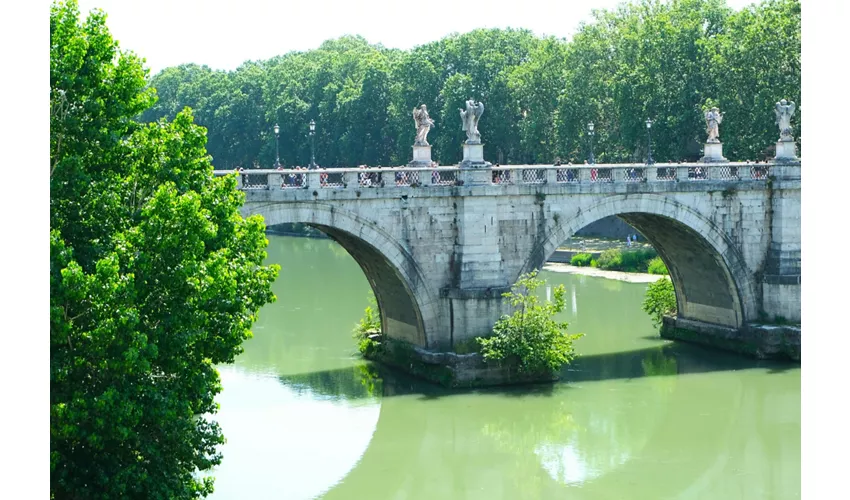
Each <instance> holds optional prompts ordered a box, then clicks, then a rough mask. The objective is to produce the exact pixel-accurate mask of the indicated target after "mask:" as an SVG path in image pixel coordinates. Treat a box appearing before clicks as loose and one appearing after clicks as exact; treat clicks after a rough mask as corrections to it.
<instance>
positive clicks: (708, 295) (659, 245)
mask: <svg viewBox="0 0 850 500" xmlns="http://www.w3.org/2000/svg"><path fill="white" fill-rule="evenodd" d="M552 206H553V207H558V203H557V202H553V204H552ZM556 213H559V214H560V216H559V220H557V221H555V222H554V223H552V224H549V225H548V226H547V228H546V236H545V238H543V239H542V241H541V243H539V244H538V245H537V246H536V247H535V248H534V250H533V251H532V252H531V256H530V257H529V259H528V261H526V263H525V265H524V266H523V268H522V269H521V271H520V273H519V274H521V273H523V272H528V271H530V270H532V269H535V268H540V267H541V266H542V265H543V263H545V261H546V260H547V259H548V258H549V257H550V256H551V255H552V254H553V253H554V252H555V250H556V249H557V248H558V246H559V245H560V244H562V243H563V242H564V241H565V240H566V239H567V238H569V237H571V236H572V235H573V234H575V233H576V231H578V230H579V229H581V228H583V227H585V226H586V225H588V224H590V223H592V222H595V221H597V220H599V219H602V218H604V217H608V216H611V215H616V216H618V217H620V218H621V219H623V220H625V221H626V222H627V223H629V224H630V225H632V226H633V227H634V228H636V229H637V230H638V231H640V233H641V234H642V235H643V236H644V237H645V238H646V239H647V240H648V241H649V242H650V243H651V244H652V246H653V247H655V249H656V250H657V251H658V254H659V256H660V257H661V258H662V260H664V263H665V264H666V265H667V268H668V270H669V271H670V277H671V279H672V281H673V284H674V287H675V289H676V299H677V302H678V307H679V311H678V314H679V317H681V318H686V319H693V320H697V321H704V322H708V323H714V324H720V325H724V326H730V327H736V328H737V327H740V326H741V325H742V324H743V323H744V322H745V321H749V320H753V319H755V318H757V317H758V310H759V304H758V301H757V297H758V296H759V295H758V293H757V286H758V284H757V283H756V282H755V280H754V279H753V278H752V274H751V273H750V272H749V271H748V269H747V266H746V264H745V260H744V257H743V256H742V255H741V254H740V252H738V251H737V250H736V248H735V246H734V245H733V244H732V242H730V241H729V240H728V239H727V238H726V236H725V235H724V233H723V232H722V231H721V230H720V229H719V228H718V227H717V226H716V225H715V224H714V223H713V222H712V221H711V220H710V219H708V218H707V217H705V216H704V215H702V214H700V213H699V212H698V211H697V210H695V209H693V208H691V207H688V206H687V205H684V204H682V203H680V202H678V201H676V200H675V199H673V198H671V197H666V196H659V195H652V194H641V195H634V194H631V195H629V194H618V195H611V196H606V197H604V198H602V199H601V200H599V201H598V202H596V203H594V204H593V205H591V206H589V207H586V208H583V209H582V208H580V209H578V210H577V211H576V212H574V213H566V212H556ZM519 274H517V277H519Z"/></svg>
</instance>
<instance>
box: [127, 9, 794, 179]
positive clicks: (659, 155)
mask: <svg viewBox="0 0 850 500" xmlns="http://www.w3.org/2000/svg"><path fill="white" fill-rule="evenodd" d="M150 84H151V86H152V87H155V88H156V89H157V90H158V91H159V95H160V102H159V103H158V104H157V105H156V106H155V107H154V108H152V111H150V112H148V113H145V115H144V116H143V119H144V120H145V121H153V120H156V119H157V118H160V117H162V116H167V117H169V118H171V117H173V116H175V115H176V113H177V112H178V111H179V110H180V109H182V108H183V107H184V106H187V105H188V106H191V107H192V108H193V109H195V110H196V113H197V120H198V123H199V124H201V125H203V126H205V127H207V128H208V129H209V151H210V153H211V154H212V155H213V162H214V163H215V165H216V166H217V167H219V168H231V167H233V166H236V165H243V166H249V165H251V164H252V163H254V162H255V161H257V162H259V163H260V164H261V165H264V166H267V167H268V166H270V165H271V164H272V162H273V161H274V150H275V139H274V136H273V134H272V132H271V131H272V127H273V125H274V124H275V123H278V124H279V125H280V127H281V134H280V156H281V161H283V163H284V164H286V165H290V166H291V165H304V164H305V163H306V162H307V161H308V160H309V157H310V142H309V140H308V135H307V124H308V123H309V121H310V120H311V119H314V120H316V123H317V135H316V138H315V139H316V156H317V159H318V160H319V162H320V163H321V164H322V165H324V166H343V165H345V166H353V165H358V164H362V163H366V164H369V165H378V164H383V165H387V164H390V165H400V164H405V163H407V162H408V161H409V159H410V147H411V144H412V138H413V126H412V119H411V117H410V111H411V110H412V109H413V107H414V106H418V105H420V104H425V105H427V106H428V109H429V110H430V112H431V117H432V118H434V120H435V122H436V126H435V127H434V128H433V129H432V130H431V133H430V135H429V142H430V143H431V144H432V145H433V157H434V159H435V160H437V161H439V162H441V163H442V164H453V163H456V162H457V161H459V160H460V157H461V148H460V144H461V142H462V141H463V139H464V136H463V133H462V132H461V130H460V120H459V119H458V116H457V115H458V113H457V108H458V107H462V105H463V101H464V100H466V99H469V98H473V99H478V100H481V101H483V102H484V103H485V105H486V107H487V111H486V114H485V117H484V119H483V120H482V122H481V132H482V136H483V137H484V140H485V142H486V143H487V144H488V148H487V153H486V154H487V155H491V156H490V157H488V159H490V160H491V161H494V162H499V163H513V164H517V163H549V162H551V161H552V160H553V159H554V158H555V157H556V156H557V157H560V158H561V159H563V160H572V161H573V162H579V163H580V162H583V161H584V160H585V159H586V158H587V156H588V150H589V146H590V145H589V142H590V138H589V137H588V135H587V123H588V122H590V121H592V122H594V124H595V125H596V128H595V136H594V137H593V140H594V152H595V156H596V160H597V161H598V162H624V161H643V160H644V159H645V158H646V147H647V133H646V127H645V125H644V124H645V121H646V119H647V118H648V117H651V118H653V119H654V120H655V124H654V125H653V131H652V138H653V156H654V157H655V158H656V159H657V160H660V161H667V160H695V159H697V158H699V157H700V156H701V151H700V148H701V145H702V143H703V142H704V140H705V124H704V119H703V115H702V110H703V108H704V107H705V106H707V105H708V104H709V103H716V104H717V105H718V106H720V108H721V109H722V110H723V111H724V113H726V115H725V119H724V123H723V125H722V127H721V135H722V139H723V141H724V143H725V148H724V153H725V155H726V156H727V157H728V158H730V159H733V160H741V159H755V158H758V157H761V156H763V155H767V154H770V151H769V148H770V146H771V145H772V144H774V143H775V141H776V137H775V136H776V127H775V125H774V119H773V115H772V109H773V108H772V106H773V103H775V102H776V101H777V100H779V99H781V98H783V97H784V98H786V99H790V100H793V101H794V102H796V103H797V104H798V109H799V104H800V2H799V0H763V1H762V2H761V3H760V4H758V5H757V6H750V7H747V8H745V9H743V10H741V11H739V12H734V11H733V10H732V9H730V8H728V7H727V6H726V3H725V0H633V1H631V2H627V3H623V4H621V5H619V6H618V7H617V8H615V9H611V10H600V11H597V12H595V13H594V20H593V21H592V22H590V23H587V24H584V25H581V26H580V28H579V30H578V32H577V33H576V34H575V36H574V37H573V38H572V39H571V40H569V41H566V40H561V39H555V38H551V37H549V38H542V39H541V38H538V37H535V36H534V35H533V34H532V33H531V32H529V31H527V30H516V29H477V30H473V31H471V32H469V33H464V34H453V35H450V36H447V37H445V38H443V39H441V40H438V41H435V42H431V43H427V44H424V45H421V46H418V47H415V48H413V49H412V50H410V51H401V50H393V49H387V48H384V47H382V46H380V45H370V44H368V43H367V42H366V40H364V39H363V38H362V37H358V36H343V37H340V38H338V39H334V40H328V41H326V42H324V43H323V44H322V45H321V46H320V47H318V48H317V49H315V50H310V51H306V52H290V53H287V54H284V55H281V56H277V57H274V58H272V59H270V60H268V61H259V62H249V63H246V64H244V65H243V66H241V67H240V68H238V69H236V70H235V71H231V72H222V71H213V70H210V69H209V68H205V67H199V66H196V65H184V66H180V67H178V68H168V69H166V70H164V71H163V72H161V73H160V74H158V75H156V76H154V77H153V78H152V80H151V82H150ZM799 118H800V115H799V113H798V114H797V116H796V119H795V121H794V123H795V124H796V125H795V126H796V128H797V132H798V133H797V137H799V127H800V123H801V121H800V119H799Z"/></svg>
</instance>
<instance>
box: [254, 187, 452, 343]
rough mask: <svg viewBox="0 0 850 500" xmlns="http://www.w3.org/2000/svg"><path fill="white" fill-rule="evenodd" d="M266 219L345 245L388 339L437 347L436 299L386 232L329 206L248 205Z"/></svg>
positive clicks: (408, 256)
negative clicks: (318, 233) (312, 231)
mask: <svg viewBox="0 0 850 500" xmlns="http://www.w3.org/2000/svg"><path fill="white" fill-rule="evenodd" d="M252 214H259V215H262V216H263V218H264V219H265V221H266V225H267V226H273V225H277V224H287V223H290V224H295V223H302V224H308V225H310V226H312V227H315V228H316V229H319V230H320V231H322V232H323V233H325V234H327V235H328V236H329V237H330V238H332V239H333V240H335V241H336V242H337V243H339V244H340V245H342V247H343V248H345V250H346V251H348V253H349V254H351V256H352V257H353V258H354V260H355V261H357V263H358V264H359V265H360V268H361V269H362V270H363V273H364V274H365V275H366V279H367V280H368V281H369V285H370V286H371V287H372V290H373V291H374V293H375V297H376V298H377V300H378V306H379V308H380V310H381V324H382V327H383V330H384V334H386V335H387V337H390V338H394V339H398V340H404V341H406V342H409V343H411V344H415V345H418V346H421V347H425V348H431V347H434V346H436V343H437V340H436V339H435V338H433V337H434V336H433V335H431V332H435V331H438V327H439V326H438V321H439V316H438V311H437V305H438V298H437V297H438V296H437V295H435V294H434V293H433V291H432V290H430V288H429V286H428V283H427V282H426V281H425V279H424V278H423V276H422V271H421V270H420V269H419V267H418V265H417V264H416V262H415V260H414V259H413V257H412V256H411V255H410V254H409V253H408V252H407V251H406V250H405V249H404V247H402V246H401V245H400V244H399V242H398V241H396V240H395V239H394V238H393V237H392V236H391V235H389V234H387V233H386V232H385V231H384V230H383V229H382V228H380V227H379V226H378V225H376V224H374V223H373V222H371V221H369V220H368V219H366V218H363V217H361V216H359V215H358V214H356V213H352V212H349V211H346V210H340V209H339V208H336V207H333V206H332V205H330V204H327V203H320V202H309V203H250V204H245V205H244V207H243V215H244V216H246V217H247V216H248V215H252Z"/></svg>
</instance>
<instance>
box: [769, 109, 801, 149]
mask: <svg viewBox="0 0 850 500" xmlns="http://www.w3.org/2000/svg"><path fill="white" fill-rule="evenodd" d="M796 107H797V106H796V105H795V104H794V103H793V102H788V101H786V100H785V99H782V100H781V101H779V102H777V103H776V108H775V109H774V110H773V112H774V113H776V124H777V125H779V141H780V142H793V141H794V137H792V136H791V117H792V116H794V110H795V109H796Z"/></svg>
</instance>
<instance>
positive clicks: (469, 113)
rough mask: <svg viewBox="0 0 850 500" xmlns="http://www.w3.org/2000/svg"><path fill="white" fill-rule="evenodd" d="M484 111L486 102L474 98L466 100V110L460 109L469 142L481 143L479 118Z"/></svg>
mask: <svg viewBox="0 0 850 500" xmlns="http://www.w3.org/2000/svg"><path fill="white" fill-rule="evenodd" d="M483 113H484V103H483V102H479V103H476V102H475V101H474V100H473V99H469V100H468V101H466V110H463V109H461V110H460V119H461V120H462V121H463V131H464V132H466V143H467V144H481V134H479V133H478V120H479V119H480V118H481V115H482V114H483Z"/></svg>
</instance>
